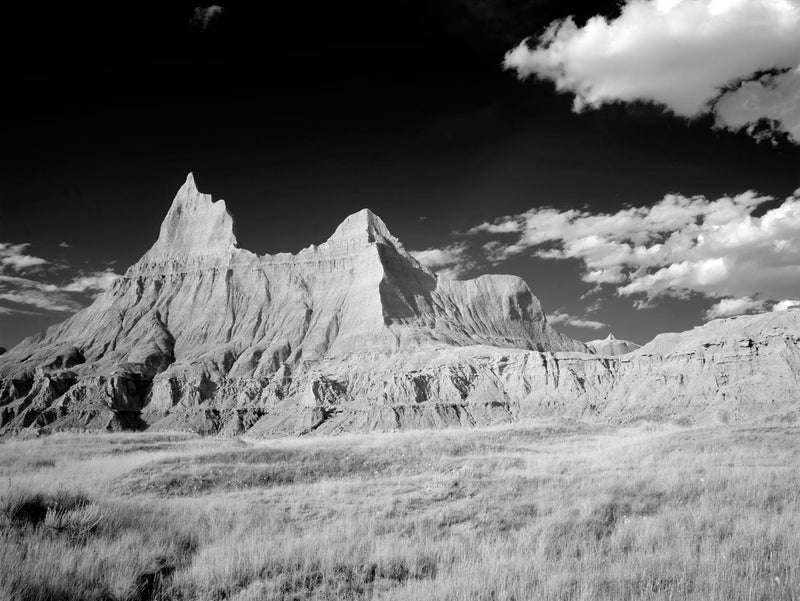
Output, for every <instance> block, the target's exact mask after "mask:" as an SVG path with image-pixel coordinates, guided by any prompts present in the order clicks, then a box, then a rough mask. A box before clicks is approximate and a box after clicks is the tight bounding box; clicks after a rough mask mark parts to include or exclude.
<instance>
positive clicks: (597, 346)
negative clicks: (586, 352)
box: [586, 334, 640, 357]
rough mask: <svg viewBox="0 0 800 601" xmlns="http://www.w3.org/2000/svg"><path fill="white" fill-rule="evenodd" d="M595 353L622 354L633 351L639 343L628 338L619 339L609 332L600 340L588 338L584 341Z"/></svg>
mask: <svg viewBox="0 0 800 601" xmlns="http://www.w3.org/2000/svg"><path fill="white" fill-rule="evenodd" d="M586 346H588V347H589V348H590V349H592V350H593V351H594V352H595V354H597V355H605V356H612V357H616V356H617V355H624V354H625V353H630V352H631V351H635V350H636V349H637V348H639V347H640V345H638V344H636V343H635V342H631V341H630V340H619V339H618V338H615V337H614V334H609V335H608V336H607V337H606V338H603V339H602V340H590V341H589V342H587V343H586Z"/></svg>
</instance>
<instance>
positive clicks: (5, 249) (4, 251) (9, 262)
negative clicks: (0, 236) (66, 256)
mask: <svg viewBox="0 0 800 601" xmlns="http://www.w3.org/2000/svg"><path fill="white" fill-rule="evenodd" d="M29 246H30V244H24V243H23V244H11V243H10V242H0V271H9V270H10V271H15V272H22V271H25V270H27V269H30V268H32V267H40V266H42V265H47V264H49V261H47V260H45V259H42V258H41V257H34V256H32V255H28V254H25V253H24V252H23V251H24V250H25V249H26V248H28V247H29Z"/></svg>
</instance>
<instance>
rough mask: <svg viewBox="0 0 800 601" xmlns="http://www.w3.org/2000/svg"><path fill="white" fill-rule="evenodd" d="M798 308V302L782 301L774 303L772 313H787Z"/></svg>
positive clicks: (799, 306) (799, 301)
mask: <svg viewBox="0 0 800 601" xmlns="http://www.w3.org/2000/svg"><path fill="white" fill-rule="evenodd" d="M796 308H800V300H790V299H786V300H782V301H780V302H777V303H775V306H774V307H772V310H773V311H788V310H789V309H796Z"/></svg>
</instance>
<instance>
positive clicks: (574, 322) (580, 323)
mask: <svg viewBox="0 0 800 601" xmlns="http://www.w3.org/2000/svg"><path fill="white" fill-rule="evenodd" d="M547 321H549V322H550V324H551V325H565V326H572V327H573V328H589V329H592V330H600V329H602V328H605V327H608V326H607V325H606V324H604V323H603V322H601V321H596V320H594V319H586V318H585V317H576V316H575V315H570V314H569V313H564V312H563V311H561V310H556V311H554V312H553V313H548V315H547Z"/></svg>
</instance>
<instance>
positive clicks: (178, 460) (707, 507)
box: [0, 421, 800, 601]
mask: <svg viewBox="0 0 800 601" xmlns="http://www.w3.org/2000/svg"><path fill="white" fill-rule="evenodd" d="M0 599H3V600H8V601H28V600H51V599H55V600H81V601H83V600H108V601H111V600H119V601H123V600H125V601H146V600H156V599H158V600H194V599H197V600H222V599H226V600H235V601H255V600H260V599H275V600H278V599H280V600H283V599H288V600H304V599H314V600H322V599H331V600H334V599H335V600H356V599H381V600H413V601H417V600H428V599H430V600H439V599H441V600H464V601H467V600H469V601H474V600H486V601H489V600H491V601H501V600H508V601H510V600H515V601H527V600H538V599H543V600H564V601H566V600H572V599H585V600H589V599H592V600H595V599H600V600H603V599H607V600H624V599H665V600H666V599H697V600H703V601H706V600H726V601H727V600H772V599H786V600H795V599H800V428H798V427H796V426H794V425H792V424H780V425H738V426H737V425H720V426H717V427H713V428H689V427H679V426H676V425H669V424H650V425H638V426H635V427H627V428H614V427H611V426H605V425H596V424H581V423H575V422H566V421H563V422H562V421H539V422H530V423H525V424H515V425H507V426H501V427H494V428H485V429H476V430H467V429H464V430H447V431H435V432H432V431H420V432H405V433H396V434H383V435H378V434H372V435H350V436H339V437H331V438H300V439H280V440H249V439H247V438H242V439H223V438H202V437H197V436H193V435H189V434H181V433H153V434H150V433H144V434H54V435H50V436H45V437H40V438H35V439H28V440H21V439H6V440H4V441H2V442H0Z"/></svg>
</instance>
